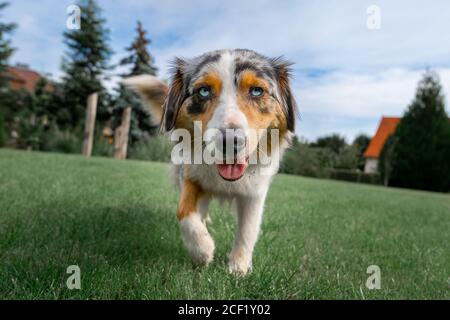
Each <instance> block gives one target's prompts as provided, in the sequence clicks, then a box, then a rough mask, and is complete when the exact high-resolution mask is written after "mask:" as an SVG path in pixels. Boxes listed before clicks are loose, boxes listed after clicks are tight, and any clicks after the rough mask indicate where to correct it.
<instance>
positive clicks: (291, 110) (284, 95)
mask: <svg viewBox="0 0 450 320" xmlns="http://www.w3.org/2000/svg"><path fill="white" fill-rule="evenodd" d="M272 66H273V68H274V70H275V76H276V77H277V81H278V88H279V90H280V95H281V99H282V103H283V104H284V111H285V113H286V120H287V128H288V130H289V131H291V132H294V130H295V119H296V116H297V102H296V101H295V98H294V95H293V93H292V89H291V85H290V78H291V66H292V63H291V62H289V61H287V60H284V59H283V58H282V57H278V58H275V59H272Z"/></svg>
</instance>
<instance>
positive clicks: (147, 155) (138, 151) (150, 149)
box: [128, 136, 172, 162]
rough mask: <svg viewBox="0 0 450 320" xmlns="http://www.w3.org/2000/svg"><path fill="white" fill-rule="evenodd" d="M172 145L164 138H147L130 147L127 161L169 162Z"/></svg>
mask: <svg viewBox="0 0 450 320" xmlns="http://www.w3.org/2000/svg"><path fill="white" fill-rule="evenodd" d="M171 152H172V143H171V142H170V141H169V139H167V137H164V136H147V137H146V138H144V139H142V140H141V141H139V142H136V143H135V144H134V145H132V146H131V148H130V150H129V152H128V158H129V159H136V160H147V161H159V162H169V161H170V154H171Z"/></svg>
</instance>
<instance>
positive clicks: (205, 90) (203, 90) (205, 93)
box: [198, 87, 211, 98]
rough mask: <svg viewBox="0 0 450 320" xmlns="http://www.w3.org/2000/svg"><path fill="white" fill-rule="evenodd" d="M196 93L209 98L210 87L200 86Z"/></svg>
mask: <svg viewBox="0 0 450 320" xmlns="http://www.w3.org/2000/svg"><path fill="white" fill-rule="evenodd" d="M198 94H199V95H200V97H202V98H209V97H210V96H211V89H210V88H208V87H201V88H200V89H199V90H198Z"/></svg>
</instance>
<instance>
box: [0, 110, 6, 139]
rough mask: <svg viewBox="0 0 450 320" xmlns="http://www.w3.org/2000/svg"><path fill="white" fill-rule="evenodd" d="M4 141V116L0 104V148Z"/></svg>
mask: <svg viewBox="0 0 450 320" xmlns="http://www.w3.org/2000/svg"><path fill="white" fill-rule="evenodd" d="M5 143H6V128H5V118H4V116H3V110H2V106H1V105H0V148H1V147H3V146H4V145H5Z"/></svg>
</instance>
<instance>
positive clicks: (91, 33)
mask: <svg viewBox="0 0 450 320" xmlns="http://www.w3.org/2000/svg"><path fill="white" fill-rule="evenodd" d="M79 7H80V9H81V28H80V29H79V30H68V31H66V32H64V43H65V44H66V45H67V46H68V49H69V50H68V51H67V53H66V56H65V57H64V59H63V65H62V68H63V71H64V76H63V96H64V102H63V106H64V107H65V108H67V109H68V121H67V122H68V123H66V125H69V126H72V127H75V126H77V125H79V124H80V123H82V121H83V120H84V117H85V109H86V100H87V97H88V96H89V95H90V94H91V93H94V92H97V93H98V94H99V102H98V107H97V118H102V116H105V115H106V114H107V106H108V96H107V91H106V89H105V88H104V87H103V84H102V77H104V75H105V72H106V71H107V70H108V69H109V67H108V61H109V58H110V56H111V54H112V50H111V49H110V47H109V45H108V40H109V30H108V29H107V28H106V27H105V23H106V20H105V19H103V18H102V17H101V9H100V7H99V6H98V5H97V3H96V2H95V1H94V0H81V1H80V3H79Z"/></svg>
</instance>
